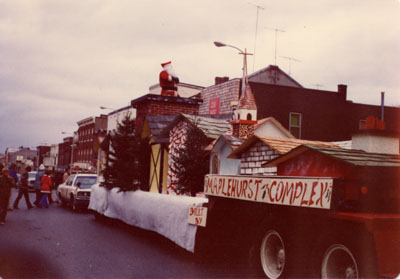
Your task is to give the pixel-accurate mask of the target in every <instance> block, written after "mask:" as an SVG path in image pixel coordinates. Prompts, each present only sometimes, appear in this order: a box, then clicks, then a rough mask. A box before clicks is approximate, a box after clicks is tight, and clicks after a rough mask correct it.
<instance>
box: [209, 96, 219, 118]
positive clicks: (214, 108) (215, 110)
mask: <svg viewBox="0 0 400 279" xmlns="http://www.w3.org/2000/svg"><path fill="white" fill-rule="evenodd" d="M208 110H209V114H219V98H216V99H211V100H210V106H209V108H208Z"/></svg>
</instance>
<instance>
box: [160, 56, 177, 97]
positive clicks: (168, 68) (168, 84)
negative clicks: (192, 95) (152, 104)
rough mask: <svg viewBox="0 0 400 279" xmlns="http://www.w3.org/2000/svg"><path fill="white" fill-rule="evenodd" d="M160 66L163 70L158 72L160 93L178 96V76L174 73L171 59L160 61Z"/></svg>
mask: <svg viewBox="0 0 400 279" xmlns="http://www.w3.org/2000/svg"><path fill="white" fill-rule="evenodd" d="M161 67H163V71H162V72H161V73H160V87H161V95H162V96H175V97H179V95H178V88H177V84H178V83H179V78H178V77H177V76H176V74H175V73H174V69H173V68H172V64H171V61H169V62H166V63H162V64H161Z"/></svg>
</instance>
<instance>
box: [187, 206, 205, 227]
mask: <svg viewBox="0 0 400 279" xmlns="http://www.w3.org/2000/svg"><path fill="white" fill-rule="evenodd" d="M206 221H207V207H190V208H189V216H188V223H189V224H192V225H196V226H202V227H205V226H206Z"/></svg>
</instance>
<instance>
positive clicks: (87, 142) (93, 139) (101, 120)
mask: <svg viewBox="0 0 400 279" xmlns="http://www.w3.org/2000/svg"><path fill="white" fill-rule="evenodd" d="M77 124H78V131H77V134H78V143H77V145H76V156H74V158H73V162H74V163H78V164H80V165H81V166H82V167H84V168H85V167H88V166H93V167H96V166H97V151H98V148H99V146H100V144H99V142H98V138H99V137H104V136H105V135H106V132H107V115H104V114H102V115H100V116H91V117H87V118H85V119H82V120H80V121H78V122H77Z"/></svg>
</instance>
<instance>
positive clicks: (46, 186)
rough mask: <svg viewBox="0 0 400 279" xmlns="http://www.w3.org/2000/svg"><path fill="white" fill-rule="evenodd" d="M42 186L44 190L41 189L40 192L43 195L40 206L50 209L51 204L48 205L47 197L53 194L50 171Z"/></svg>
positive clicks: (43, 177) (47, 172)
mask: <svg viewBox="0 0 400 279" xmlns="http://www.w3.org/2000/svg"><path fill="white" fill-rule="evenodd" d="M41 184H42V188H41V189H40V192H41V193H42V198H41V199H40V202H39V205H41V206H44V207H45V208H48V207H49V204H48V203H47V197H48V196H49V194H50V193H51V185H52V184H53V181H52V180H51V177H50V171H49V170H46V173H45V175H43V176H42V180H41Z"/></svg>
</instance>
